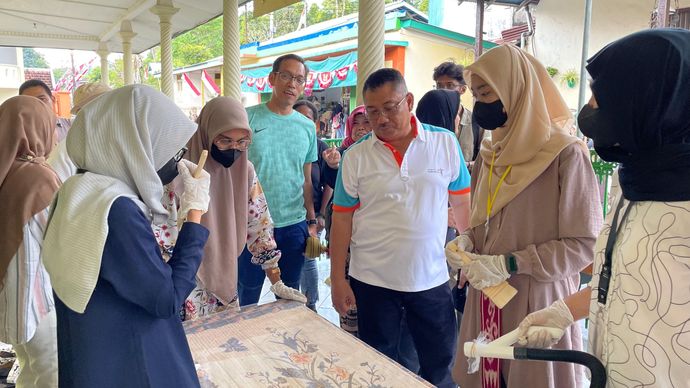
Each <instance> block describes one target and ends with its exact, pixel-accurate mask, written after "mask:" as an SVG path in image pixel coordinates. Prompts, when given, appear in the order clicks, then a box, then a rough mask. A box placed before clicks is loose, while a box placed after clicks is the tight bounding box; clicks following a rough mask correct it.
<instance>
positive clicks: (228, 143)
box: [214, 136, 252, 151]
mask: <svg viewBox="0 0 690 388" xmlns="http://www.w3.org/2000/svg"><path fill="white" fill-rule="evenodd" d="M214 143H216V146H218V147H222V148H223V149H228V148H234V149H236V150H240V151H246V150H247V148H249V145H250V144H251V143H252V141H251V140H249V139H240V140H233V139H230V138H227V137H222V136H221V137H219V138H217V139H216V140H215V141H214Z"/></svg>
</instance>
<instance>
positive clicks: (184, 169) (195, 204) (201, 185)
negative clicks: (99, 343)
mask: <svg viewBox="0 0 690 388" xmlns="http://www.w3.org/2000/svg"><path fill="white" fill-rule="evenodd" d="M177 170H178V171H179V173H180V176H181V177H182V182H183V183H184V192H183V193H182V195H181V196H180V209H179V210H178V211H177V220H178V225H180V224H181V221H184V220H185V219H186V218H187V213H188V212H189V211H190V210H199V211H201V213H202V214H203V213H206V212H207V211H208V203H209V201H210V200H211V198H210V196H209V194H208V190H209V187H210V186H211V176H210V175H209V174H208V172H206V171H205V170H201V174H200V176H199V177H198V178H194V177H193V176H192V174H193V173H194V171H195V170H196V164H194V163H192V162H190V161H189V160H186V159H182V160H180V162H179V163H177Z"/></svg>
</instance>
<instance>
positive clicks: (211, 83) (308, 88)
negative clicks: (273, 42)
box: [58, 61, 357, 97]
mask: <svg viewBox="0 0 690 388" xmlns="http://www.w3.org/2000/svg"><path fill="white" fill-rule="evenodd" d="M351 71H354V72H355V73H357V61H354V62H353V63H351V64H349V65H346V66H343V67H341V68H339V69H337V70H331V71H322V72H315V71H310V72H309V74H307V79H306V81H305V85H304V92H305V94H306V95H311V93H312V90H313V89H317V88H318V89H328V88H329V87H331V86H333V84H334V83H335V82H336V80H337V81H338V82H342V81H345V80H346V79H347V78H348V75H349V74H350V72H351ZM182 77H183V78H184V80H185V82H186V83H187V85H188V86H189V88H190V89H191V90H192V92H194V94H195V95H197V96H200V95H201V92H200V91H199V89H198V88H197V87H196V86H195V85H194V83H193V82H192V80H191V78H190V77H189V75H188V73H182ZM60 81H62V79H61V80H60ZM240 83H241V84H244V85H246V86H247V87H249V88H255V89H256V90H257V91H258V92H259V93H266V92H270V91H272V90H273V85H271V83H270V81H269V79H268V75H266V76H263V77H259V78H254V77H249V76H247V75H245V74H240ZM201 84H202V87H205V88H206V90H208V91H209V92H210V93H211V95H213V96H214V97H215V96H218V95H220V91H221V89H220V87H219V86H218V85H217V84H216V82H215V80H214V79H213V77H211V75H210V74H209V73H208V72H207V71H206V70H202V71H201ZM58 85H59V83H58ZM336 86H337V83H336Z"/></svg>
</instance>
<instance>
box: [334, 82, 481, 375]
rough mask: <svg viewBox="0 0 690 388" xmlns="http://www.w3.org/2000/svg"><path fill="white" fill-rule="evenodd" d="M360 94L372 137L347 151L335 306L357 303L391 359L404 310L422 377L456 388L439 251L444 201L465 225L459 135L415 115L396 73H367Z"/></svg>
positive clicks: (337, 209) (362, 322) (338, 199)
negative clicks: (347, 265)
mask: <svg viewBox="0 0 690 388" xmlns="http://www.w3.org/2000/svg"><path fill="white" fill-rule="evenodd" d="M363 97H364V103H365V106H366V112H367V116H368V118H369V123H370V124H371V126H372V128H373V132H372V133H369V134H368V135H366V136H365V137H364V138H362V139H361V140H360V141H358V142H357V143H356V144H354V145H352V146H351V147H350V148H349V149H348V150H347V152H346V153H345V155H344V157H343V160H342V163H341V166H340V170H339V172H338V179H337V182H336V188H335V198H334V206H333V210H334V213H333V223H332V227H331V282H332V283H331V284H332V298H333V306H334V307H335V308H336V310H338V312H339V313H340V314H344V313H345V312H346V311H347V309H348V307H350V306H352V305H355V304H356V306H357V314H358V324H359V336H360V338H361V339H362V340H363V341H364V342H366V343H368V344H369V345H371V346H372V347H374V348H376V349H377V350H379V351H380V352H382V353H384V354H386V355H387V356H389V357H391V358H393V359H395V358H396V354H397V347H398V342H399V337H400V319H401V316H402V314H403V310H404V311H405V315H406V319H407V324H408V326H409V328H410V332H411V334H412V338H413V340H414V343H415V347H416V349H417V353H418V355H419V364H420V372H419V373H420V375H421V376H422V377H423V378H425V379H426V380H428V381H429V382H431V383H432V384H434V385H436V386H439V387H452V386H455V384H454V383H453V381H452V379H451V374H450V365H451V362H452V359H453V352H454V351H455V340H456V330H455V313H454V310H453V300H452V298H451V293H450V288H449V287H448V269H447V267H446V262H445V254H444V250H443V246H444V242H445V236H446V225H447V220H448V210H447V205H448V202H450V203H451V205H452V207H453V211H454V215H455V221H456V224H457V225H458V228H459V229H460V230H464V229H465V228H466V226H467V223H468V220H469V204H470V201H469V191H470V190H469V186H470V176H469V173H468V172H467V168H465V160H464V159H463V157H462V151H461V150H460V145H459V144H458V140H457V138H456V137H455V136H454V135H453V133H451V132H448V130H445V129H442V128H437V127H434V126H430V125H426V124H422V123H420V122H419V121H418V120H417V119H416V118H415V117H414V116H413V115H412V114H411V110H412V107H413V104H414V97H413V96H412V94H411V93H408V92H407V86H406V85H405V80H404V79H403V77H402V75H401V74H400V73H399V72H398V71H397V70H394V69H381V70H378V71H376V72H374V73H373V74H371V75H370V76H369V78H367V80H366V82H365V83H364V88H363ZM348 246H349V248H350V251H351V258H350V268H349V276H350V283H349V284H348V282H347V280H346V279H345V257H346V255H347V249H348Z"/></svg>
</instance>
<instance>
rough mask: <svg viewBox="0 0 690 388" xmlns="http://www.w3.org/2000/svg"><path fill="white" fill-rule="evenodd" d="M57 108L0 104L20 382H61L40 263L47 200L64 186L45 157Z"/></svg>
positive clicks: (5, 302)
mask: <svg viewBox="0 0 690 388" xmlns="http://www.w3.org/2000/svg"><path fill="white" fill-rule="evenodd" d="M54 128H55V114H54V113H53V111H52V110H51V109H50V108H48V106H47V105H46V104H44V103H43V102H41V100H39V99H37V98H35V97H30V96H17V97H13V98H10V99H9V100H7V101H5V102H4V103H3V104H2V105H0V230H2V234H3V237H2V239H1V240H0V279H2V283H0V322H2V324H0V341H2V342H5V343H9V344H12V346H13V348H14V350H15V352H16V353H17V359H18V360H19V365H20V367H21V372H20V374H19V378H18V379H17V386H19V387H41V388H42V387H55V386H56V385H57V377H58V376H57V344H56V336H55V311H54V309H55V303H54V302H53V291H52V288H51V285H50V279H49V278H48V274H47V273H46V270H45V268H44V267H43V264H42V263H41V259H40V258H41V242H42V240H43V232H44V229H45V226H46V223H47V221H48V205H50V201H51V200H52V199H53V195H54V194H55V192H56V191H57V190H58V187H59V186H60V180H59V179H58V177H57V175H56V174H55V172H54V171H53V170H52V169H51V168H50V167H49V166H48V165H47V164H46V162H45V158H46V156H47V155H48V154H49V153H50V152H51V150H52V149H53V145H54V143H55V139H54V136H55V133H54Z"/></svg>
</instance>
